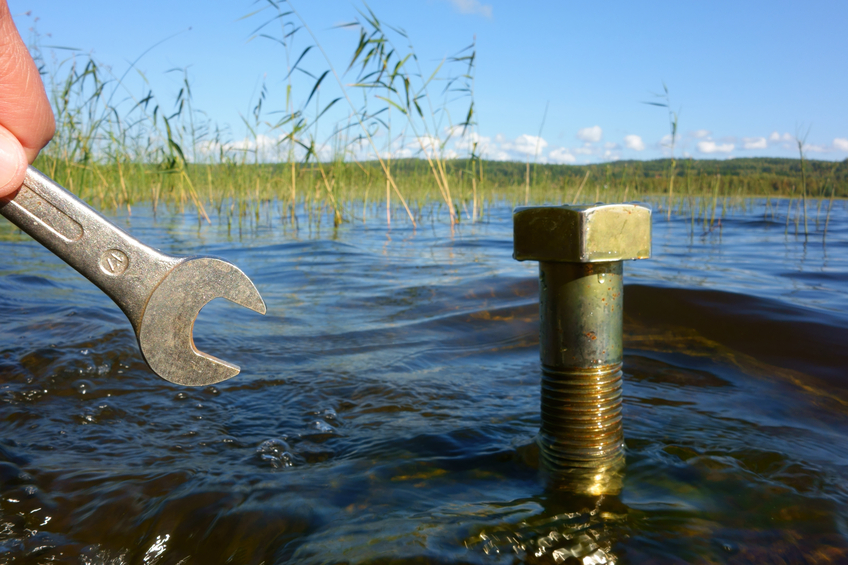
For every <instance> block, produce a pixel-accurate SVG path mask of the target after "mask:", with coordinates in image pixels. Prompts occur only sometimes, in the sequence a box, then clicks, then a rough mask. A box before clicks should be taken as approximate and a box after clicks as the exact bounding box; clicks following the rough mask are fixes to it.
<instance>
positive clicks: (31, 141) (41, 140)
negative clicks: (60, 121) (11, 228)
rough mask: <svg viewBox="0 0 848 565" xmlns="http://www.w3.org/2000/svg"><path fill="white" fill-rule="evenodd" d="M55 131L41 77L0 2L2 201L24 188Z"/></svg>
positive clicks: (1, 0) (0, 163)
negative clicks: (29, 169) (31, 168)
mask: <svg viewBox="0 0 848 565" xmlns="http://www.w3.org/2000/svg"><path fill="white" fill-rule="evenodd" d="M55 130H56V122H55V120H54V118H53V110H52V109H51V108H50V101H49V100H48V98H47V93H46V92H45V90H44V84H43V83H42V82H41V76H40V75H39V74H38V69H37V68H36V66H35V62H34V61H33V60H32V57H30V54H29V51H28V50H27V48H26V45H25V44H24V42H23V40H22V39H21V36H20V34H19V33H18V30H17V28H16V27H15V22H14V21H12V14H11V13H10V12H9V6H8V4H7V3H6V0H0V198H2V197H4V196H7V195H9V194H12V193H14V192H15V191H16V190H18V189H19V188H20V187H21V185H22V184H23V182H24V175H25V174H26V168H27V165H28V164H30V163H32V162H33V161H34V160H35V158H36V156H38V152H39V151H40V150H41V149H42V148H43V147H44V146H45V145H47V142H49V141H50V139H51V138H52V137H53V133H54V132H55Z"/></svg>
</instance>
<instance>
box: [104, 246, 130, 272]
mask: <svg viewBox="0 0 848 565" xmlns="http://www.w3.org/2000/svg"><path fill="white" fill-rule="evenodd" d="M129 262H130V258H129V257H127V254H126V253H124V252H123V251H121V250H120V249H110V250H108V251H107V252H106V253H104V254H103V255H102V256H101V257H100V268H101V269H103V272H104V273H106V274H107V275H112V276H115V277H117V276H118V275H121V274H123V272H124V271H126V270H127V266H128V265H129Z"/></svg>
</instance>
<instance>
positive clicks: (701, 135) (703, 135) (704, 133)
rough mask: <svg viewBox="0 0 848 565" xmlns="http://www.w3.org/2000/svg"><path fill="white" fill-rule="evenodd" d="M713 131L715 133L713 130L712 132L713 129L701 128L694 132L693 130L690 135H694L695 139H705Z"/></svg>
mask: <svg viewBox="0 0 848 565" xmlns="http://www.w3.org/2000/svg"><path fill="white" fill-rule="evenodd" d="M712 133H713V132H711V131H709V130H706V129H699V130H698V131H693V132H692V133H691V134H689V135H691V136H692V137H694V138H695V139H704V138H706V137H709V136H710V135H712Z"/></svg>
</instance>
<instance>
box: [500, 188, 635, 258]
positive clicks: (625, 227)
mask: <svg viewBox="0 0 848 565" xmlns="http://www.w3.org/2000/svg"><path fill="white" fill-rule="evenodd" d="M512 220H513V236H514V247H513V255H512V256H513V257H514V258H515V259H517V260H519V261H554V262H566V263H600V262H604V261H623V260H627V259H647V258H648V257H650V256H651V209H650V208H649V207H647V206H645V205H642V204H600V203H599V204H593V205H590V206H522V207H518V208H516V209H515V211H514V212H513V215H512Z"/></svg>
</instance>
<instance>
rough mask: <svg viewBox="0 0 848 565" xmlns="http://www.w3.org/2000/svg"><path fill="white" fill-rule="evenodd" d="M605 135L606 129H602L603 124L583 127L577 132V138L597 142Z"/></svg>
mask: <svg viewBox="0 0 848 565" xmlns="http://www.w3.org/2000/svg"><path fill="white" fill-rule="evenodd" d="M603 135H604V131H603V130H602V129H601V126H592V127H590V128H583V129H581V130H580V131H578V132H577V139H579V140H581V141H586V142H588V143H597V142H599V141H600V140H601V138H602V137H603Z"/></svg>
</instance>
